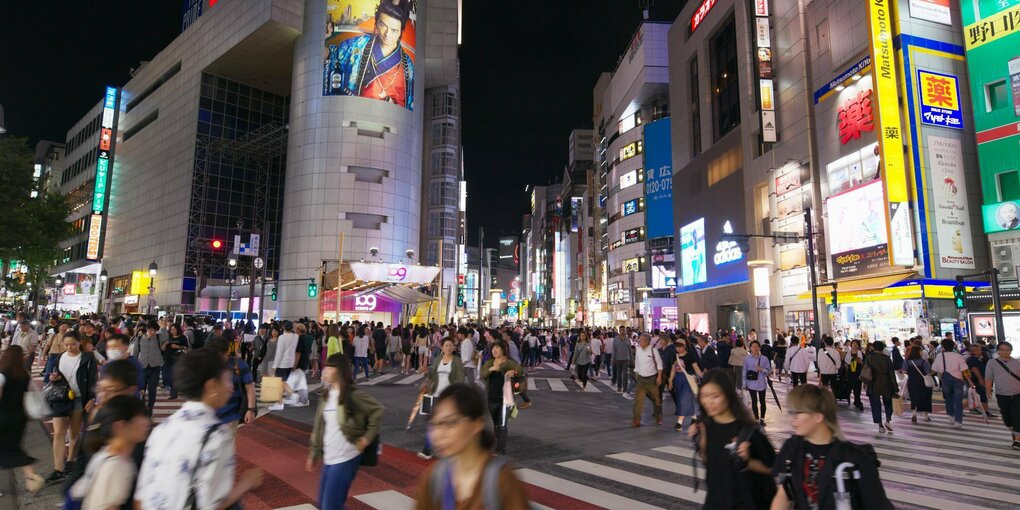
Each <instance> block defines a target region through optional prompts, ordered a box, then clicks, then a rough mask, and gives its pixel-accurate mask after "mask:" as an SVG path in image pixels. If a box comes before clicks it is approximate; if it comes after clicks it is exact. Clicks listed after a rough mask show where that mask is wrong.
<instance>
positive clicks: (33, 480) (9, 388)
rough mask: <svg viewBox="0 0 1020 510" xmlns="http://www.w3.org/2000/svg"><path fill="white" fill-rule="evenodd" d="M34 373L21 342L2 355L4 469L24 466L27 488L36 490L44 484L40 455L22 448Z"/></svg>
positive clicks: (0, 448) (0, 462)
mask: <svg viewBox="0 0 1020 510" xmlns="http://www.w3.org/2000/svg"><path fill="white" fill-rule="evenodd" d="M31 381H32V377H31V375H30V374H29V373H28V370H26V369H25V354H24V351H23V350H21V347H20V346H18V345H12V346H10V347H8V348H7V350H6V351H4V353H3V356H0V469H15V468H21V470H22V472H24V474H25V488H26V489H27V490H28V492H31V493H33V494H34V493H36V492H38V491H39V489H42V487H43V479H42V477H41V476H39V475H38V474H36V472H35V470H34V469H32V464H34V463H35V461H36V459H34V458H32V457H29V456H28V454H27V453H25V450H22V449H21V440H22V438H23V437H24V435H25V426H26V425H27V424H28V415H27V414H25V393H27V392H28V388H29V385H30V384H31Z"/></svg>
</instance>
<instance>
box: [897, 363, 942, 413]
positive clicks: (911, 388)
mask: <svg viewBox="0 0 1020 510" xmlns="http://www.w3.org/2000/svg"><path fill="white" fill-rule="evenodd" d="M903 369H904V370H906V371H907V392H908V394H909V395H910V409H911V410H912V411H913V414H912V415H911V417H910V423H917V413H921V416H923V417H924V421H931V417H929V416H928V413H930V412H931V392H932V388H934V387H935V381H934V379H933V378H932V375H931V365H929V364H928V360H926V359H924V356H922V355H921V348H920V347H919V346H916V345H912V346H910V347H909V348H908V349H907V359H906V361H905V362H904V363H903Z"/></svg>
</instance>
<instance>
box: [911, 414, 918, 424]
mask: <svg viewBox="0 0 1020 510" xmlns="http://www.w3.org/2000/svg"><path fill="white" fill-rule="evenodd" d="M910 423H917V415H916V414H915V415H913V416H911V417H910Z"/></svg>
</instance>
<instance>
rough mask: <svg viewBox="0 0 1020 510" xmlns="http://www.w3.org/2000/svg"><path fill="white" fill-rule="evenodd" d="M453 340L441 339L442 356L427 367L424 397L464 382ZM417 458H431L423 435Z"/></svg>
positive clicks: (433, 395) (426, 435) (436, 394)
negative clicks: (423, 444)
mask: <svg viewBox="0 0 1020 510" xmlns="http://www.w3.org/2000/svg"><path fill="white" fill-rule="evenodd" d="M453 349H454V345H453V338H452V337H447V338H444V339H443V347H442V354H441V355H440V356H439V358H437V359H434V360H433V361H432V366H431V367H429V371H428V374H429V378H428V380H427V381H425V397H426V398H428V397H432V398H435V397H438V396H439V394H440V393H442V392H443V390H445V389H446V388H447V386H449V385H451V384H460V383H462V382H464V363H463V362H461V360H460V357H458V356H454V355H453ZM430 412H431V411H430ZM418 456H419V457H421V458H423V459H425V460H428V459H431V458H432V443H431V442H430V441H429V435H428V433H427V431H426V434H425V447H424V448H422V449H421V451H420V452H418Z"/></svg>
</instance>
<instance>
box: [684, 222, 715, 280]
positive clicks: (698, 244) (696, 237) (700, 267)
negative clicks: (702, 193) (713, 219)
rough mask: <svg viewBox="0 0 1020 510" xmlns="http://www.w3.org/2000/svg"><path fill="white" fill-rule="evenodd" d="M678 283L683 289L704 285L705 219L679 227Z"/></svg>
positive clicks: (705, 275)
mask: <svg viewBox="0 0 1020 510" xmlns="http://www.w3.org/2000/svg"><path fill="white" fill-rule="evenodd" d="M680 264H681V266H680V282H681V285H683V286H684V287H688V286H691V285H697V284H701V283H705V281H707V280H708V268H707V267H706V266H705V218H698V219H696V220H694V221H692V222H690V223H688V224H686V225H684V226H683V227H680Z"/></svg>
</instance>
